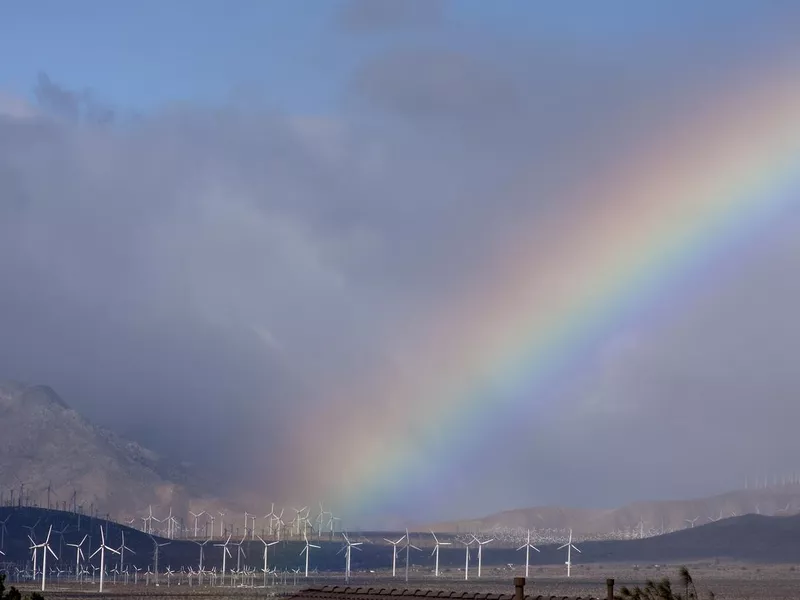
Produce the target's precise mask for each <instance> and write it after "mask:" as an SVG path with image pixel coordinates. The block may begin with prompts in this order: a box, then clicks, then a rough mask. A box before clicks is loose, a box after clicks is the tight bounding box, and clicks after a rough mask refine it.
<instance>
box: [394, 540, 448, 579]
mask: <svg viewBox="0 0 800 600" xmlns="http://www.w3.org/2000/svg"><path fill="white" fill-rule="evenodd" d="M431 535H432V536H433V541H434V542H436V545H435V546H434V547H433V552H431V555H432V556H436V568H435V571H434V573H435V577H438V576H439V546H449V545H450V542H440V541H439V538H437V537H436V534H435V533H433V530H431ZM401 539H402V538H401Z"/></svg>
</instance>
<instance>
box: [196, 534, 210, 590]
mask: <svg viewBox="0 0 800 600" xmlns="http://www.w3.org/2000/svg"><path fill="white" fill-rule="evenodd" d="M210 541H211V538H208V539H207V540H206V541H204V542H198V541H197V540H193V543H195V544H197V545H198V546H200V565H199V567H198V569H197V584H198V585H203V546H205V545H206V544H207V543H208V542H210Z"/></svg>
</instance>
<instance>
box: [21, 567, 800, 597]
mask: <svg viewBox="0 0 800 600" xmlns="http://www.w3.org/2000/svg"><path fill="white" fill-rule="evenodd" d="M688 566H689V569H690V571H691V573H692V576H693V578H694V580H695V583H696V584H697V587H698V590H699V591H700V594H701V598H705V597H707V592H708V591H713V592H714V594H715V596H716V598H718V599H731V600H745V599H746V600H778V599H784V598H797V597H798V596H800V570H797V569H795V567H794V566H793V565H754V564H744V563H734V562H730V563H724V562H723V563H720V564H714V563H708V562H705V563H694V564H690V565H688ZM573 569H574V570H573V576H572V577H571V578H570V579H569V580H568V579H567V578H566V577H565V575H564V570H563V567H556V566H545V567H536V568H532V569H531V574H530V575H531V576H530V578H529V579H528V584H527V586H526V588H525V592H526V594H528V595H543V596H559V597H564V596H569V597H575V596H581V597H587V596H591V597H600V598H605V580H606V578H607V577H613V578H614V579H615V580H616V589H617V591H618V590H619V588H620V587H621V586H622V585H627V586H633V585H636V584H643V583H644V582H645V581H646V580H647V579H655V580H657V579H660V578H661V577H664V576H669V577H671V578H673V582H674V581H675V580H676V579H675V578H676V575H677V569H678V565H669V566H656V565H649V566H641V567H637V566H633V565H622V564H613V565H585V566H580V565H576V566H574V567H573ZM519 574H520V573H519V569H513V570H512V569H503V568H491V569H486V570H485V572H484V577H483V578H482V579H481V580H480V581H478V580H475V579H473V580H471V581H464V580H463V579H461V577H462V574H461V573H458V572H456V571H449V572H446V573H444V574H442V576H440V577H439V579H438V580H435V579H434V578H433V576H432V575H430V574H428V573H424V572H422V571H420V570H415V571H414V572H412V573H411V574H410V577H409V582H408V584H406V583H405V581H404V578H403V574H402V573H398V577H397V578H395V579H392V577H391V574H390V573H389V572H377V573H358V574H356V575H355V576H354V577H353V578H352V580H351V583H350V585H352V586H366V587H376V588H389V589H391V588H398V589H400V588H406V587H408V588H411V589H434V590H454V591H468V592H471V593H507V594H512V593H513V591H514V590H513V581H512V579H513V577H514V576H515V575H519ZM10 583H11V584H12V585H16V584H14V583H13V582H10ZM255 583H256V586H255V587H237V588H232V587H211V586H207V585H204V586H197V585H193V586H192V587H189V586H188V585H187V583H186V580H185V579H183V581H182V582H181V583H180V584H178V582H177V580H176V579H173V580H172V581H171V584H170V585H169V587H168V586H167V585H166V582H165V581H164V580H163V577H162V581H161V584H160V586H159V587H155V586H154V585H152V584H151V585H150V586H146V585H144V584H143V583H141V582H140V583H139V585H135V586H134V585H123V584H116V585H115V584H114V583H107V584H106V588H105V589H104V591H103V596H104V597H111V598H120V599H122V598H130V599H133V598H185V597H188V596H193V597H197V598H252V597H286V596H291V595H292V594H293V593H294V592H297V591H299V590H301V589H303V588H304V587H306V586H308V585H344V581H343V579H342V576H341V575H339V574H322V575H315V576H314V577H309V578H308V580H305V579H304V578H303V577H299V578H298V579H297V584H296V585H295V584H294V581H293V576H290V577H289V578H288V579H287V582H286V583H285V584H283V583H277V584H275V585H268V586H267V587H266V588H264V587H261V581H260V580H259V579H258V578H256V581H255ZM18 587H19V589H20V590H21V591H23V592H30V591H35V590H37V589H38V587H37V586H32V585H29V584H22V585H19V586H18ZM97 596H98V593H97V586H96V585H94V586H91V585H90V584H88V583H87V584H84V585H83V586H79V585H78V584H74V583H66V582H64V583H61V584H59V583H56V582H55V581H53V582H50V583H48V589H47V591H46V593H45V597H46V598H47V599H54V600H57V599H59V598H64V599H67V598H74V599H79V598H90V597H91V598H96V597H97Z"/></svg>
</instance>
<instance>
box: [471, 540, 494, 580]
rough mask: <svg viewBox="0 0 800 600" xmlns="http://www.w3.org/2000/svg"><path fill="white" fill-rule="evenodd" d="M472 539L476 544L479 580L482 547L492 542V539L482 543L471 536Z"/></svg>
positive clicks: (479, 576) (479, 575)
mask: <svg viewBox="0 0 800 600" xmlns="http://www.w3.org/2000/svg"><path fill="white" fill-rule="evenodd" d="M472 539H473V540H475V541H476V542H477V543H478V579H480V578H481V564H482V557H483V547H484V546H485V545H486V544H489V543H491V542H493V541H494V538H492V539H490V540H486V541H483V542H482V541H480V540H479V539H478V538H476V537H475V536H474V535H473V536H472Z"/></svg>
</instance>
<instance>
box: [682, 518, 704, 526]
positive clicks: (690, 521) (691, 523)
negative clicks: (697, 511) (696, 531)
mask: <svg viewBox="0 0 800 600" xmlns="http://www.w3.org/2000/svg"><path fill="white" fill-rule="evenodd" d="M699 518H700V517H695V518H694V519H684V521H686V522H687V523H689V527H690V528H692V527H694V524H695V523H697V519H699Z"/></svg>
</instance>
